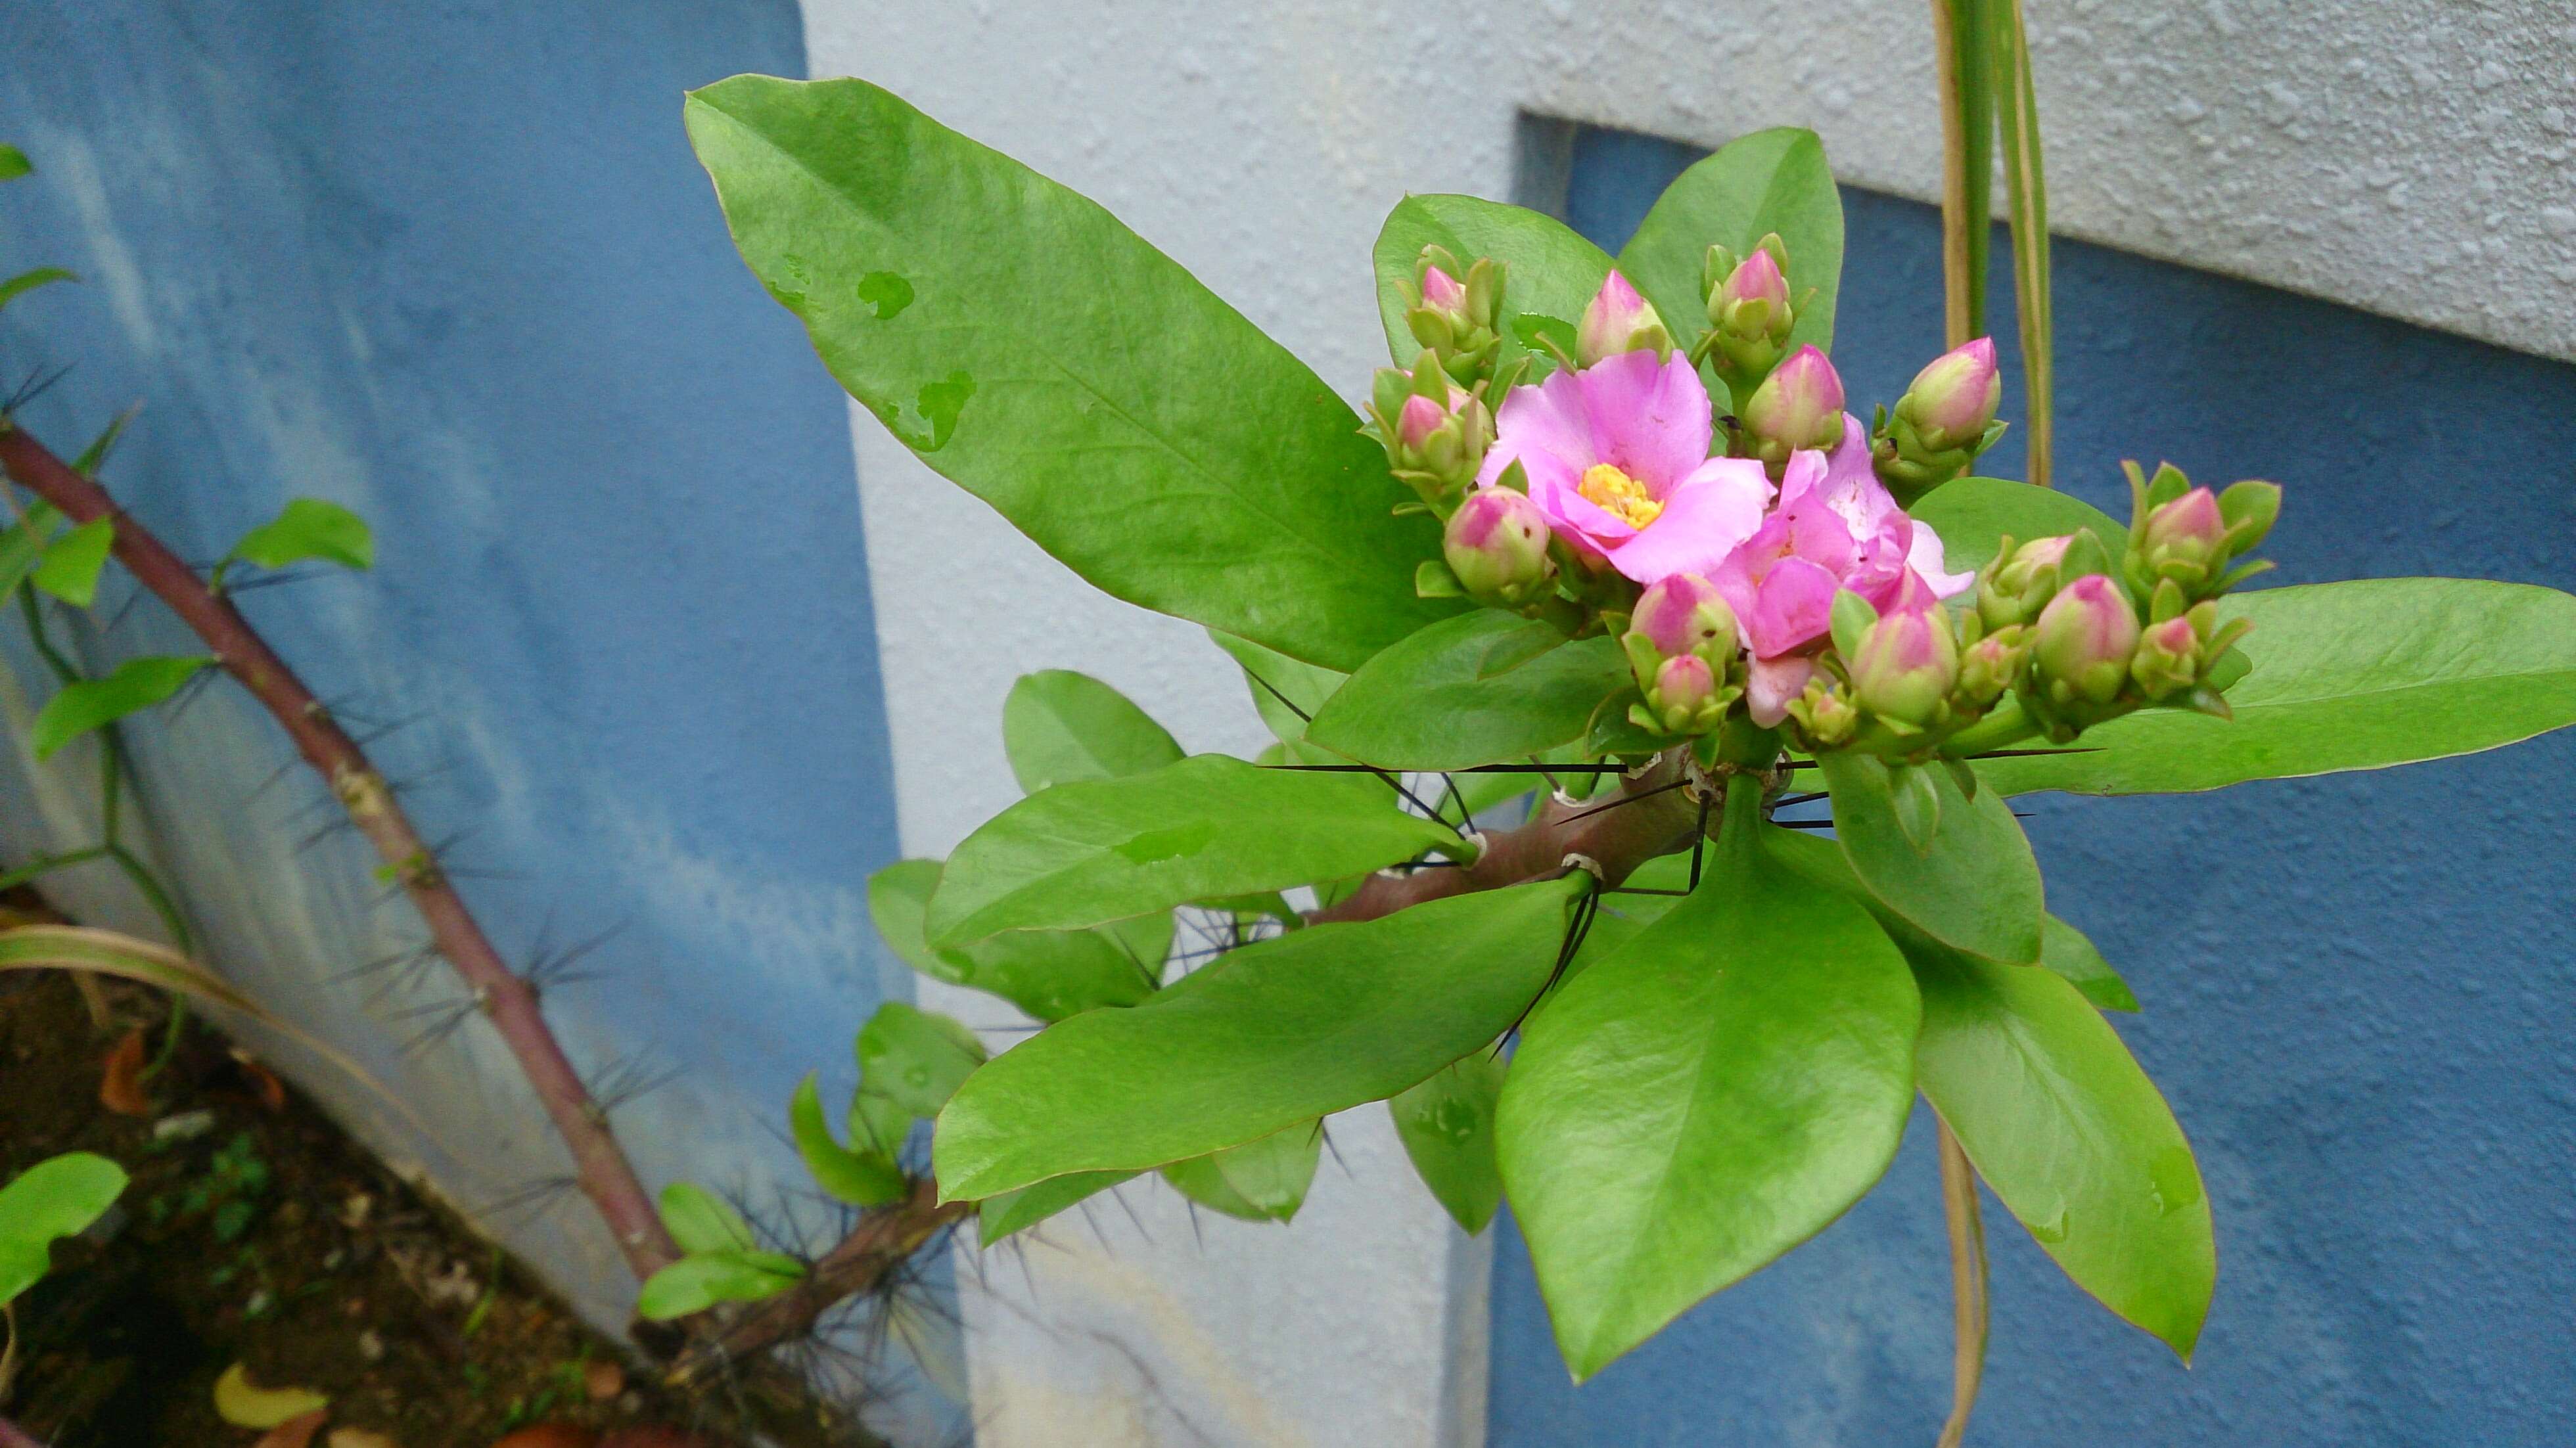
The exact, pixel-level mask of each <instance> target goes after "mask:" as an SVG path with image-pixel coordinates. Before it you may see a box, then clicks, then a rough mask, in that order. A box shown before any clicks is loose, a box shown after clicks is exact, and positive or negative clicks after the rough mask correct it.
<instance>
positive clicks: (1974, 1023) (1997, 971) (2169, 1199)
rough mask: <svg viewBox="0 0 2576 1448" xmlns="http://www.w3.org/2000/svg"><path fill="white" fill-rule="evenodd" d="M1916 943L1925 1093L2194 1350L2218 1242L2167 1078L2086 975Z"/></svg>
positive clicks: (2085, 1259) (2076, 1254) (1990, 1171)
mask: <svg viewBox="0 0 2576 1448" xmlns="http://www.w3.org/2000/svg"><path fill="white" fill-rule="evenodd" d="M1900 943H1902V944H1904V945H1905V946H1906V954H1907V956H1908V958H1909V959H1910V960H1911V961H1912V962H1913V964H1914V971H1915V978H1916V980H1917V981H1918V982H1919V983H1920V985H1921V987H1922V992H1923V1035H1922V1038H1921V1040H1920V1042H1919V1043H1918V1044H1917V1046H1916V1048H1915V1049H1916V1069H1917V1074H1918V1076H1919V1078H1920V1080H1921V1082H1922V1086H1923V1094H1924V1095H1925V1096H1926V1097H1928V1098H1930V1100H1931V1102H1932V1106H1933V1109H1935V1110H1937V1111H1939V1112H1940V1113H1941V1119H1942V1120H1943V1121H1946V1122H1948V1123H1949V1124H1950V1130H1951V1131H1952V1132H1954V1133H1956V1134H1957V1136H1958V1138H1959V1144H1960V1145H1961V1146H1962V1147H1965V1148H1966V1149H1967V1153H1968V1159H1969V1160H1970V1161H1971V1162H1974V1163H1975V1164H1976V1168H1977V1174H1978V1175H1979V1176H1981V1177H1983V1178H1985V1180H1986V1184H1987V1185H1989V1186H1991V1187H1993V1188H1994V1190H1995V1195H1997V1196H1999V1197H2001V1198H2003V1202H2004V1205H2005V1206H2006V1207H2008V1208H2010V1209H2011V1210H2012V1214H2013V1215H2014V1216H2015V1217H2018V1218H2020V1219H2021V1222H2022V1224H2023V1225H2024V1226H2026V1227H2028V1228H2029V1229H2030V1233H2031V1235H2032V1236H2033V1237H2035V1238H2037V1239H2038V1241H2039V1245H2040V1246H2041V1247H2042V1248H2043V1249H2045V1250H2046V1251H2047V1253H2048V1255H2049V1256H2051V1257H2054V1258H2056V1259H2057V1265H2058V1266H2060V1267H2063V1268H2065V1269H2066V1275H2067V1276H2069V1277H2072V1278H2073V1279H2075V1282H2076V1285H2077V1286H2080V1287H2082V1288H2083V1289H2084V1290H2085V1291H2087V1292H2090V1293H2092V1294H2093V1295H2094V1296H2095V1297H2097V1298H2100V1299H2101V1300H2102V1303H2103V1305H2104V1306H2106V1307H2109V1308H2110V1309H2111V1310H2112V1311H2113V1312H2116V1313H2118V1314H2119V1315H2120V1316H2122V1317H2124V1318H2126V1319H2128V1320H2129V1321H2131V1322H2133V1323H2136V1324H2137V1325H2138V1326H2140V1327H2142V1328H2145V1329H2146V1330H2147V1331H2148V1332H2151V1333H2153V1334H2155V1335H2156V1336H2157V1337H2160V1338H2162V1339H2164V1340H2165V1341H2166V1342H2167V1343H2169V1344H2171V1345H2172V1347H2173V1350H2174V1351H2175V1352H2177V1353H2179V1354H2181V1355H2182V1356H2183V1357H2184V1358H2185V1359H2186V1360H2188V1359H2189V1358H2190V1357H2191V1349H2192V1343H2193V1342H2194V1340H2195V1339H2197V1338H2198V1337H2199V1335H2200V1325H2201V1320H2202V1318H2203V1317H2204V1316H2205V1315H2206V1314H2207V1313H2208V1311H2209V1294H2210V1291H2211V1288H2212V1287H2213V1286H2214V1285H2215V1283H2216V1280H2217V1273H2218V1249H2217V1245H2216V1243H2215V1241H2214V1240H2213V1239H2212V1237H2211V1235H2210V1219H2209V1203H2208V1201H2207V1199H2206V1195H2205V1193H2204V1192H2203V1189H2202V1187H2201V1180H2200V1169H2199V1167H2198V1166H2197V1165H2196V1164H2194V1162H2193V1160H2192V1154H2191V1146H2190V1144H2189V1143H2188V1142H2186V1141H2184V1140H2183V1134H2182V1128H2181V1127H2180V1126H2178V1125H2176V1124H2175V1122H2174V1117H2173V1112H2172V1111H2171V1110H2169V1109H2167V1108H2166V1106H2165V1102H2164V1098H2163V1097H2162V1096H2160V1095H2158V1094H2157V1093H2156V1088H2155V1084H2154V1083H2153V1082H2151V1081H2149V1080H2148V1079H2147V1076H2146V1073H2145V1072H2144V1071H2141V1070H2139V1069H2138V1063H2137V1062H2136V1061H2135V1060H2134V1059H2132V1058H2131V1057H2130V1055H2129V1052H2128V1048H2127V1047H2125V1046H2123V1045H2122V1044H2121V1043H2120V1037H2119V1034H2118V1033H2117V1032H2115V1031H2113V1030H2112V1029H2111V1026H2110V1023H2109V1022H2108V1021H2105V1020H2104V1019H2102V1016H2101V1013H2100V1012H2098V1011H2096V1010H2095V1009H2094V1008H2093V1007H2092V1005H2091V1004H2090V1003H2088V1002H2087V1001H2086V1000H2085V999H2084V997H2083V995H2082V994H2081V993H2080V992H2078V990H2077V989H2076V987H2075V986H2074V985H2072V984H2071V983H2069V982H2067V981H2065V980H2063V979H2061V978H2059V977H2058V976H2056V975H2054V974H2052V973H2050V972H2048V971H2044V970H2024V969H2019V968H2016V967H2013V966H2006V965H1995V964H1991V963H1989V962H1986V961H1980V960H1974V959H1971V958H1969V957H1967V956H1964V955H1961V954H1959V953H1958V952H1956V951H1952V950H1944V949H1941V948H1940V947H1938V946H1934V945H1932V944H1931V943H1930V942H1929V941H1923V940H1919V939H1918V940H1912V941H1905V940H1902V939H1901V940H1900Z"/></svg>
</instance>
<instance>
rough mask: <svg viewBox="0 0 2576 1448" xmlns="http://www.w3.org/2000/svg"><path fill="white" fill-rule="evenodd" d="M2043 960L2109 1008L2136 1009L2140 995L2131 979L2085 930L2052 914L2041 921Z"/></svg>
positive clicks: (2087, 996)
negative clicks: (2125, 977) (2124, 977)
mask: <svg viewBox="0 0 2576 1448" xmlns="http://www.w3.org/2000/svg"><path fill="white" fill-rule="evenodd" d="M2039 963H2040V964H2042V965H2044V966H2047V967H2048V968H2049V969H2050V970H2053V971H2055V972H2057V973H2058V974H2059V975H2060V976H2063V977H2064V978H2065V979H2066V982H2067V984H2069V985H2072V986H2074V987H2075V989H2076V990H2077V991H2079V992H2081V993H2082V994H2083V996H2084V998H2085V999H2086V1000H2088V1001H2091V1002H2092V1003H2093V1004H2095V1005H2096V1006H2099V1007H2101V1008H2102V1009H2103V1010H2106V1011H2135V1010H2137V1008H2138V998H2137V997H2136V996H2134V995H2131V994H2130V993H2129V983H2128V982H2127V981H2125V980H2122V979H2120V973H2119V972H2118V971H2116V970H2113V969H2112V968H2111V962H2109V961H2107V960H2104V959H2103V958H2102V952H2100V951H2098V950H2096V949H2094V948H2093V942H2092V941H2090V940H2087V939H2085V938H2084V932H2083V931H2081V930H2078V929H2076V928H2075V927H2074V926H2072V925H2069V924H2067V923H2066V922H2065V921H2063V920H2060V919H2058V918H2057V917H2056V916H2054V915H2051V916H2049V917H2048V918H2047V919H2046V920H2044V921H2042V922H2040V929H2039Z"/></svg>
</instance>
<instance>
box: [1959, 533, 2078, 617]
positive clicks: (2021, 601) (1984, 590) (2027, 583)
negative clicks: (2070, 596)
mask: <svg viewBox="0 0 2576 1448" xmlns="http://www.w3.org/2000/svg"><path fill="white" fill-rule="evenodd" d="M2074 541H2075V538H2074V535H2072V534H2066V535H2063V536H2060V537H2056V538H2034V539H2032V540H2030V541H2029V542H2027V543H2024V544H2023V545H2021V546H2020V547H2018V548H2016V549H2014V550H2013V551H2012V552H2011V554H2009V555H2008V556H2006V557H2004V558H2002V559H1999V560H1997V561H1996V562H1995V563H1994V564H1992V565H1990V566H1989V567H1988V568H1987V569H1986V570H1985V572H1984V573H1983V574H1981V575H1979V577H1978V579H1977V613H1978V616H1979V617H1981V618H1983V619H1984V620H1985V621H1986V627H1987V628H1989V629H1999V628H2008V627H2010V626H2011V625H2013V624H2017V623H2028V622H2030V621H2031V620H2032V619H2035V618H2037V617H2039V611H2040V610H2041V609H2042V608H2045V607H2047V606H2048V601H2049V599H2051V598H2053V597H2055V596H2056V594H2057V574H2058V561H2059V560H2060V559H2062V558H2064V557H2065V556H2066V549H2067V545H2069V544H2071V543H2073V542H2074Z"/></svg>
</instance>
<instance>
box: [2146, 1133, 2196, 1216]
mask: <svg viewBox="0 0 2576 1448" xmlns="http://www.w3.org/2000/svg"><path fill="white" fill-rule="evenodd" d="M2147 1178H2148V1183H2147V1189H2148V1190H2149V1191H2150V1192H2153V1193H2154V1194H2155V1199H2156V1211H2157V1213H2158V1214H2159V1215H2162V1216H2167V1217H2170V1216H2172V1215H2173V1214H2174V1213H2176V1212H2179V1211H2181V1210H2183V1209H2184V1208H2185V1207H2195V1206H2198V1205H2200V1170H2199V1168H2197V1167H2195V1166H2193V1165H2192V1160H2191V1150H2190V1148H2188V1147H2181V1146H2169V1147H2166V1148H2165V1149H2164V1150H2162V1151H2160V1152H2157V1153H2156V1159H2155V1161H2154V1163H2153V1164H2151V1165H2150V1166H2149V1167H2148V1168H2147Z"/></svg>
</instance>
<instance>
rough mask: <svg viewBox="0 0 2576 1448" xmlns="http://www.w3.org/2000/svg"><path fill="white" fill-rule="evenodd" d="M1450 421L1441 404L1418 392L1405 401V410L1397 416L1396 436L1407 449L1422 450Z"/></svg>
mask: <svg viewBox="0 0 2576 1448" xmlns="http://www.w3.org/2000/svg"><path fill="white" fill-rule="evenodd" d="M1448 420H1449V414H1448V413H1447V412H1444V411H1442V410H1441V407H1440V404H1439V403H1436V402H1434V401H1432V400H1431V399H1430V398H1428V397H1425V396H1423V395H1422V394H1420V393H1418V392H1417V393H1414V394H1413V395H1411V396H1409V397H1407V398H1405V399H1404V409H1403V411H1401V412H1399V413H1398V414H1397V415H1396V419H1395V435H1396V436H1397V437H1398V438H1399V439H1401V440H1402V441H1403V443H1404V445H1405V446H1406V447H1409V448H1420V447H1421V446H1422V445H1423V444H1424V443H1425V442H1428V441H1429V440H1430V438H1431V434H1432V433H1434V432H1436V431H1438V430H1439V428H1440V424H1442V423H1444V422H1447V421H1448Z"/></svg>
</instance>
